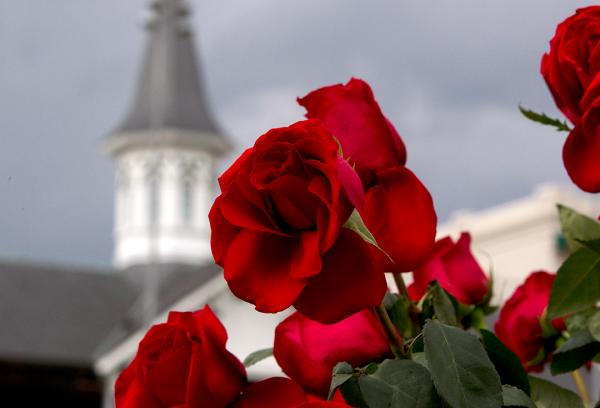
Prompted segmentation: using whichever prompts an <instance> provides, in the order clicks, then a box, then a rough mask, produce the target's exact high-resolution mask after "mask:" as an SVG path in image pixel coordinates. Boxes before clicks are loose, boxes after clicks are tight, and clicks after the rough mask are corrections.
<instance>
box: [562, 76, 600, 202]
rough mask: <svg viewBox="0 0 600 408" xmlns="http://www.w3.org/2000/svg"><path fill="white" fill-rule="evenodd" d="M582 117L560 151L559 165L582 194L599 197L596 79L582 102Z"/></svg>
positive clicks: (599, 84)
mask: <svg viewBox="0 0 600 408" xmlns="http://www.w3.org/2000/svg"><path fill="white" fill-rule="evenodd" d="M581 106H582V107H583V108H584V109H585V113H584V115H583V117H582V119H581V121H580V122H579V123H578V124H577V125H576V126H575V128H574V129H573V130H572V131H571V133H570V134H569V137H568V138H567V141H566V142H565V145H564V147H563V162H564V163H565V168H566V169H567V173H568V174H569V177H571V180H573V182H574V183H575V184H576V185H577V186H578V187H579V188H581V189H582V190H584V191H587V192H589V193H600V75H597V76H596V78H595V79H594V81H593V82H592V84H591V85H590V87H589V88H588V90H587V92H586V93H585V95H584V97H583V99H582V100H581Z"/></svg>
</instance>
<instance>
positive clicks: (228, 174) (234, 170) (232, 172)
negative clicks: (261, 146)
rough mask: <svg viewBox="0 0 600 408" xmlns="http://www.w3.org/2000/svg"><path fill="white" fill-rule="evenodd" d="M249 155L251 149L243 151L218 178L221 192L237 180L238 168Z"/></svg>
mask: <svg viewBox="0 0 600 408" xmlns="http://www.w3.org/2000/svg"><path fill="white" fill-rule="evenodd" d="M250 153H252V148H249V149H246V150H244V152H243V153H242V154H241V155H240V157H238V158H237V160H236V161H234V162H233V164H232V165H231V166H229V168H228V169H227V170H225V172H224V173H223V174H222V175H221V177H219V187H220V188H221V191H225V190H227V188H228V187H229V185H230V184H231V183H232V182H233V181H234V180H235V179H236V178H237V175H238V172H239V170H240V167H241V166H242V165H243V164H244V163H245V162H246V160H247V159H248V156H250Z"/></svg>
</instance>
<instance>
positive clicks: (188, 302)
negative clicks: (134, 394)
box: [94, 273, 227, 376]
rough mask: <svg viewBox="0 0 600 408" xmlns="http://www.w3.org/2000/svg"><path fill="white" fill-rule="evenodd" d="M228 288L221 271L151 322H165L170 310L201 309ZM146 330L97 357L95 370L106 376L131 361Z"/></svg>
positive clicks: (141, 330) (98, 373)
mask: <svg viewBox="0 0 600 408" xmlns="http://www.w3.org/2000/svg"><path fill="white" fill-rule="evenodd" d="M226 289H227V282H225V279H224V278H223V276H222V274H221V273H219V274H218V275H217V276H215V277H214V278H211V279H210V280H209V281H208V282H206V283H204V284H203V285H202V286H200V287H198V288H197V289H195V290H194V291H192V292H191V293H189V294H188V295H186V296H184V297H183V298H182V299H180V300H179V301H177V302H175V303H174V304H173V305H171V306H170V307H168V308H167V309H166V310H165V311H164V312H162V313H161V314H159V315H158V316H157V317H156V318H155V319H154V320H153V321H152V323H151V324H157V323H162V322H164V321H165V320H166V318H167V315H168V312H169V311H170V310H181V311H186V310H196V309H199V308H200V307H201V306H203V305H205V304H207V303H209V301H210V299H212V298H214V297H216V296H218V295H219V294H220V293H222V292H223V290H226ZM146 332H147V327H144V328H142V329H140V330H138V331H136V332H135V333H133V334H132V335H130V336H129V337H127V338H126V339H125V340H123V341H122V342H121V343H119V344H118V345H117V346H115V347H113V348H112V349H111V350H110V351H108V352H107V353H105V354H104V355H102V356H100V357H99V358H97V359H96V361H95V362H94V371H95V372H96V374H97V375H98V376H106V375H108V374H110V373H112V372H114V371H116V370H117V369H119V368H120V367H121V366H122V365H123V364H124V363H126V362H128V361H130V360H131V359H132V358H133V356H134V355H135V353H136V351H137V347H138V344H139V342H140V341H141V340H142V338H143V337H144V335H145V334H146Z"/></svg>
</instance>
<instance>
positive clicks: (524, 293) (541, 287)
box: [495, 271, 565, 371]
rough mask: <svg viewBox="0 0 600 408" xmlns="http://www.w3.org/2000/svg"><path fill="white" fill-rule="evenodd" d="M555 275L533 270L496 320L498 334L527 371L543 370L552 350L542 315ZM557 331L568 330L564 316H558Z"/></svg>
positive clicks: (555, 326) (555, 324)
mask: <svg viewBox="0 0 600 408" xmlns="http://www.w3.org/2000/svg"><path fill="white" fill-rule="evenodd" d="M554 278H555V275H553V274H550V273H548V272H542V271H540V272H534V273H532V274H531V275H529V277H528V278H527V280H525V283H523V284H522V285H521V286H519V287H518V288H517V289H516V290H515V293H513V295H512V296H511V298H510V299H509V300H508V301H507V302H506V303H505V304H504V307H503V308H502V310H501V311H500V317H499V318H498V321H497V322H496V326H495V328H496V335H497V336H498V338H499V339H500V340H502V342H503V343H504V344H506V346H508V348H510V349H511V350H512V351H513V352H514V353H515V354H516V355H517V356H518V357H519V359H520V360H521V362H522V363H523V365H524V366H525V369H526V370H527V371H542V369H543V368H544V364H545V363H546V361H548V359H549V358H550V353H551V352H552V351H553V350H552V349H551V348H548V347H550V346H551V345H550V346H549V345H548V344H547V343H548V342H546V341H545V339H544V337H543V333H542V326H541V324H540V318H541V317H542V315H543V314H544V311H545V310H546V307H547V306H548V301H549V300H550V291H551V289H552V283H553V282H554ZM552 325H553V326H554V329H555V330H556V331H559V332H560V331H562V330H564V329H565V324H564V320H563V319H555V320H553V321H552Z"/></svg>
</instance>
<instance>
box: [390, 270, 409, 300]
mask: <svg viewBox="0 0 600 408" xmlns="http://www.w3.org/2000/svg"><path fill="white" fill-rule="evenodd" d="M393 276H394V282H396V287H397V288H398V293H399V294H401V295H402V296H405V297H406V298H407V299H408V298H409V297H408V289H407V288H406V283H404V278H403V277H402V274H401V273H394V274H393Z"/></svg>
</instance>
